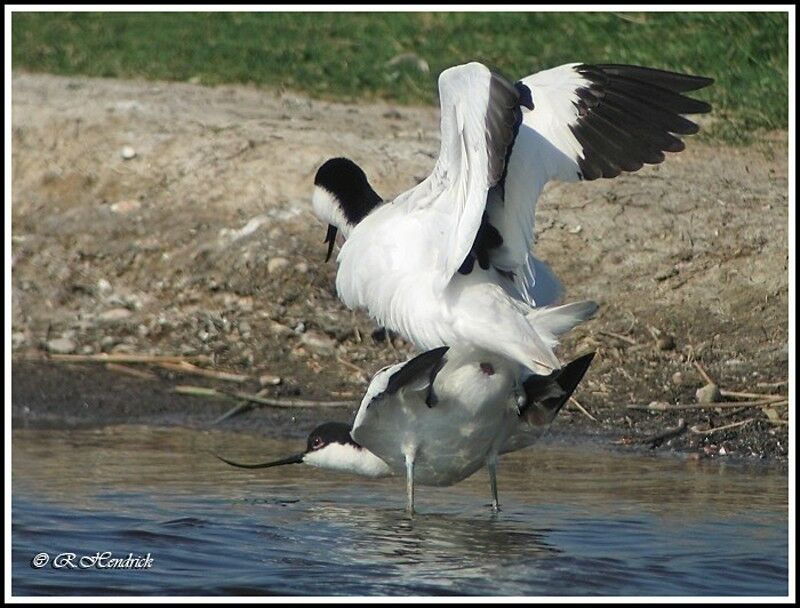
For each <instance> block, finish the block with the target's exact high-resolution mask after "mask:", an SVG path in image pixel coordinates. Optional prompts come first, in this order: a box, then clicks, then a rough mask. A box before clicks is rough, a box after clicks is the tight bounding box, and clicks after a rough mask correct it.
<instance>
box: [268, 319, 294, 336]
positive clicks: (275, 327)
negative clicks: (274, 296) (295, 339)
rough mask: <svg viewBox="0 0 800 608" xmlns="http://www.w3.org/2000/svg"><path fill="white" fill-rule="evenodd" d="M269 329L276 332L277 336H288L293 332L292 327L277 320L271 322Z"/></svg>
mask: <svg viewBox="0 0 800 608" xmlns="http://www.w3.org/2000/svg"><path fill="white" fill-rule="evenodd" d="M269 330H270V333H272V334H275V335H276V336H288V335H290V334H291V333H292V330H291V328H289V327H286V326H285V325H283V324H281V323H278V322H277V321H273V322H272V323H270V326H269Z"/></svg>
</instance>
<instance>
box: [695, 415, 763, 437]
mask: <svg viewBox="0 0 800 608" xmlns="http://www.w3.org/2000/svg"><path fill="white" fill-rule="evenodd" d="M753 420H755V418H748V419H746V420H742V421H740V422H733V423H731V424H726V425H724V426H717V427H714V428H713V429H699V428H697V425H694V426H693V427H691V428H690V429H689V431H691V432H692V433H694V434H695V435H710V434H711V433H716V432H717V431H727V430H729V429H735V428H737V427H740V426H744V425H745V424H750V423H751V422H753Z"/></svg>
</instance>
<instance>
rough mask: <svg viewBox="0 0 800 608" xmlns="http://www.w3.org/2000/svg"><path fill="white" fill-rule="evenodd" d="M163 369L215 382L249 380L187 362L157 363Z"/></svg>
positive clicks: (243, 376)
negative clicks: (211, 379)
mask: <svg viewBox="0 0 800 608" xmlns="http://www.w3.org/2000/svg"><path fill="white" fill-rule="evenodd" d="M159 365H160V366H161V367H163V368H164V369H168V370H171V371H175V372H183V373H185V374H194V375H195V376H203V377H204V378H213V379H215V380H225V381H227V382H239V383H241V382H247V381H248V380H249V379H250V378H249V376H245V375H242V374H234V373H232V372H224V371H220V370H215V369H205V368H203V367H197V366H196V365H192V364H191V363H189V362H188V361H181V362H179V363H172V362H170V361H162V362H161V363H159Z"/></svg>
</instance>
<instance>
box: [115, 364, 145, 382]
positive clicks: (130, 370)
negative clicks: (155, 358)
mask: <svg viewBox="0 0 800 608" xmlns="http://www.w3.org/2000/svg"><path fill="white" fill-rule="evenodd" d="M106 369H107V370H110V371H112V372H119V373H120V374H127V375H128V376H134V377H136V378H142V379H144V380H157V379H158V376H156V375H155V374H154V373H153V372H148V371H145V370H141V369H136V368H135V367H128V366H127V365H120V364H119V363H106Z"/></svg>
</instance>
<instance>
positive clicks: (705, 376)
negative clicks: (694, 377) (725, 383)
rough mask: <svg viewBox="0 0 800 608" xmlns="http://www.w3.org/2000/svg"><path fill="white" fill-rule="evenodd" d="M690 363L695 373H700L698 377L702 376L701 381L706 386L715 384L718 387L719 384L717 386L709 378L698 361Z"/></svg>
mask: <svg viewBox="0 0 800 608" xmlns="http://www.w3.org/2000/svg"><path fill="white" fill-rule="evenodd" d="M692 363H693V364H694V366H695V368H696V369H697V371H698V372H700V375H701V376H703V380H705V381H706V382H707V383H708V384H716V385H717V386H719V384H717V382H716V381H715V380H714V379H713V378H712V377H711V376H709V375H708V372H707V371H706V369H705V368H704V367H703V366H702V364H701V363H700V362H699V361H692Z"/></svg>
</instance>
